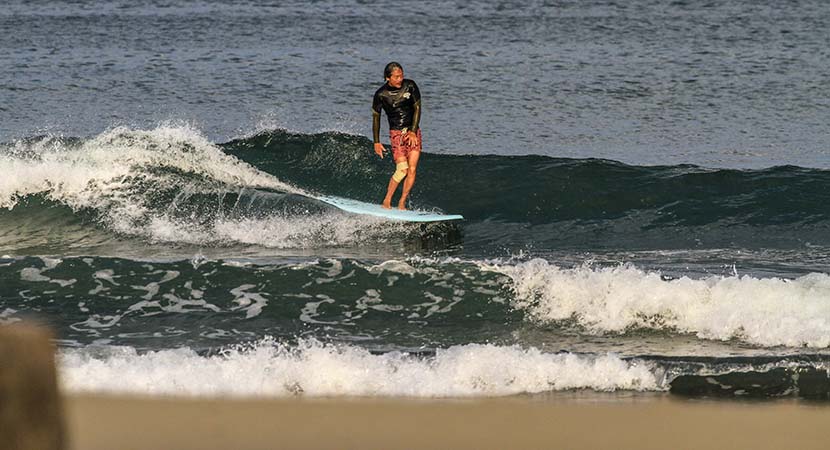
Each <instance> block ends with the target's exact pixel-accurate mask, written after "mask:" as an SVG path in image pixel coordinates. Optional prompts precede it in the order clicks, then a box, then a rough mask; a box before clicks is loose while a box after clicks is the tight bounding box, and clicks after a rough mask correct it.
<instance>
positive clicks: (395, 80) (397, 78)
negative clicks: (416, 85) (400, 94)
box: [386, 69, 403, 89]
mask: <svg viewBox="0 0 830 450" xmlns="http://www.w3.org/2000/svg"><path fill="white" fill-rule="evenodd" d="M386 82H387V83H389V86H392V87H393V88H395V89H398V88H400V87H401V83H403V70H401V69H395V70H393V71H392V75H389V78H387V79H386Z"/></svg>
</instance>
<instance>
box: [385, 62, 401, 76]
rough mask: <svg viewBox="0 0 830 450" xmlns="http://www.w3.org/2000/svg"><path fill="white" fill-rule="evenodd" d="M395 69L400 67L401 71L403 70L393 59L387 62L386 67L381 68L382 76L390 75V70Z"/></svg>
mask: <svg viewBox="0 0 830 450" xmlns="http://www.w3.org/2000/svg"><path fill="white" fill-rule="evenodd" d="M395 69H401V71H403V67H401V65H400V64H399V63H396V62H395V61H392V62H391V63H389V64H387V65H386V68H384V69H383V78H384V79H386V78H389V77H391V76H392V72H394V71H395Z"/></svg>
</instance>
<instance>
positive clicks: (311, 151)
mask: <svg viewBox="0 0 830 450" xmlns="http://www.w3.org/2000/svg"><path fill="white" fill-rule="evenodd" d="M222 148H223V149H224V150H225V151H226V152H227V153H229V154H232V155H235V156H237V157H239V158H240V159H241V160H243V161H246V162H248V163H250V164H251V165H253V166H255V167H257V168H259V169H261V170H263V171H265V172H268V173H271V174H274V175H276V176H277V177H279V178H280V179H281V180H285V181H287V182H290V183H293V184H295V185H296V186H300V187H302V188H304V189H308V190H311V191H315V192H322V193H326V194H332V195H341V196H347V197H351V198H356V199H359V200H364V201H376V200H377V199H378V198H380V197H382V195H383V190H384V189H385V186H386V182H387V181H388V178H389V174H390V170H391V166H390V163H389V160H388V158H386V159H384V160H380V159H379V158H377V157H375V156H374V155H373V154H372V153H371V142H370V141H369V140H368V139H366V138H364V137H358V136H351V135H346V134H341V133H335V132H330V133H319V134H312V135H305V134H296V133H290V132H286V131H280V130H277V131H269V132H263V133H260V134H258V135H256V136H252V137H248V138H244V139H238V140H234V141H231V142H228V143H226V144H222ZM411 198H412V201H413V203H414V204H415V205H416V206H422V207H432V206H438V207H440V208H442V209H443V210H445V211H450V212H453V213H460V214H463V215H464V216H465V218H467V219H468V222H473V223H479V224H481V223H483V224H486V226H487V227H489V229H488V230H478V229H477V230H476V231H478V232H481V233H484V234H489V235H491V236H488V237H491V238H492V239H493V240H497V239H500V240H501V241H511V240H512V241H523V242H533V243H536V244H542V245H548V246H555V247H573V246H584V245H589V246H592V247H593V248H597V247H603V246H604V247H628V248H632V247H633V248H638V247H639V248H655V243H657V246H658V248H673V247H686V248H689V247H690V246H691V247H700V246H709V247H712V246H723V245H726V246H732V245H745V246H748V247H755V248H757V247H758V246H784V247H792V246H804V245H805V244H807V243H810V244H823V245H826V244H828V243H830V240H828V236H830V234H829V233H828V231H830V208H828V205H830V171H827V170H819V169H806V168H799V167H794V166H781V167H772V168H768V169H762V170H732V169H719V170H715V169H706V168H702V167H697V166H691V165H679V166H650V167H642V166H630V165H626V164H622V163H618V162H614V161H608V160H598V159H567V158H551V157H545V156H532V155H531V156H499V155H441V154H424V155H423V156H422V158H421V162H420V164H419V172H418V184H417V187H416V189H415V190H414V191H413V194H412V197H411Z"/></svg>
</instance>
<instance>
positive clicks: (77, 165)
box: [0, 126, 394, 248]
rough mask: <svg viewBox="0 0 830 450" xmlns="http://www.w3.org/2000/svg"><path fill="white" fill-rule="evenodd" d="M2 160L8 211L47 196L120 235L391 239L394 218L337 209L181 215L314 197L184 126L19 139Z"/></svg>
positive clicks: (3, 201) (210, 240) (300, 242)
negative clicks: (220, 202) (274, 196)
mask: <svg viewBox="0 0 830 450" xmlns="http://www.w3.org/2000/svg"><path fill="white" fill-rule="evenodd" d="M0 164H2V165H3V166H4V167H6V168H7V171H6V173H7V176H4V177H0V207H4V208H9V209H11V208H14V207H15V206H16V205H17V203H18V202H19V201H20V200H21V199H22V198H24V197H26V196H29V195H34V194H40V195H43V196H45V197H46V198H48V199H49V200H51V201H55V202H58V203H61V204H64V205H67V206H69V207H71V208H73V209H76V210H78V209H90V210H93V211H96V212H97V213H98V214H99V217H100V220H101V221H102V223H103V224H104V225H105V226H107V227H108V228H109V229H110V230H112V231H115V232H118V233H123V234H127V235H138V236H142V237H146V238H149V239H151V240H153V241H161V242H178V243H187V244H200V245H202V244H207V245H210V244H214V243H243V244H255V245H263V246H267V247H276V248H297V247H301V248H305V247H321V246H336V245H349V244H354V243H355V242H356V241H359V240H361V239H366V235H367V232H369V234H371V235H372V237H371V239H375V238H376V237H377V235H378V231H379V230H382V231H383V232H384V233H388V232H389V227H390V226H389V224H388V222H386V224H385V225H381V220H380V219H371V218H363V217H355V216H353V215H348V214H343V213H339V212H336V211H332V212H331V213H324V214H322V215H321V214H313V215H308V216H303V215H290V216H281V215H278V214H270V213H262V214H258V215H257V216H256V217H249V218H246V217H235V218H228V217H224V216H223V215H222V214H221V213H217V214H216V216H215V217H191V216H189V214H177V213H176V211H175V210H176V209H177V205H176V202H177V201H179V200H181V199H185V202H187V197H188V196H189V195H192V194H200V193H207V194H211V195H223V194H226V193H230V192H232V191H234V192H235V191H237V190H240V189H267V190H272V191H274V190H275V191H280V192H284V193H289V194H299V195H302V196H309V195H310V194H308V193H306V192H304V191H303V190H301V189H299V188H296V187H293V186H290V185H288V184H286V183H284V182H282V181H280V180H279V179H277V178H276V177H274V176H272V175H270V174H268V173H265V172H262V171H260V170H258V169H256V168H255V167H252V166H250V165H249V164H247V163H245V162H243V161H240V160H238V159H236V158H235V157H233V156H230V155H227V154H225V153H224V152H222V150H221V149H220V148H219V147H218V146H217V145H215V144H213V143H211V142H210V141H208V140H207V139H206V138H205V137H204V136H203V135H202V134H200V133H199V132H198V131H195V130H193V129H191V128H189V127H183V126H160V127H157V128H155V129H152V130H134V129H129V128H125V127H118V128H114V129H112V130H109V131H107V132H105V133H102V134H100V135H98V136H96V137H94V138H92V139H88V140H85V141H83V142H80V143H76V144H71V143H67V142H66V141H62V140H59V139H43V140H37V141H34V142H22V141H21V142H18V143H16V144H15V146H14V147H12V148H6V149H5V151H4V152H3V153H2V154H0ZM159 169H164V170H163V171H159ZM176 173H186V174H190V177H191V178H192V179H193V180H195V181H194V182H193V184H192V185H190V184H188V185H186V186H183V185H181V183H182V181H181V178H180V177H178V176H176V175H175V174H176ZM188 179H190V178H188ZM176 190H178V191H180V194H179V197H177V198H176V199H175V200H173V202H172V204H171V205H168V206H167V207H162V206H161V205H153V204H152V202H153V201H155V200H154V198H155V194H154V193H164V192H168V191H176ZM165 195H166V194H165ZM183 206H184V208H186V207H187V206H188V205H187V204H185V205H183ZM168 209H172V210H173V211H168ZM171 212H172V214H171ZM392 227H393V228H394V226H392ZM254 230H255V231H254ZM381 234H383V233H381Z"/></svg>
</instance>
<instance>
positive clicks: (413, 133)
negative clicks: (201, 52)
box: [406, 100, 421, 145]
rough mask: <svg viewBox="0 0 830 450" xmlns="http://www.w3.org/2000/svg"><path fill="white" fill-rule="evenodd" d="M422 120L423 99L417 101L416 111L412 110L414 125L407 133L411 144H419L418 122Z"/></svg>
mask: <svg viewBox="0 0 830 450" xmlns="http://www.w3.org/2000/svg"><path fill="white" fill-rule="evenodd" d="M420 121H421V100H417V101H416V102H415V106H414V111H412V126H411V127H410V128H409V131H408V132H407V133H406V138H407V141H409V145H418V123H419V122H420Z"/></svg>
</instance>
